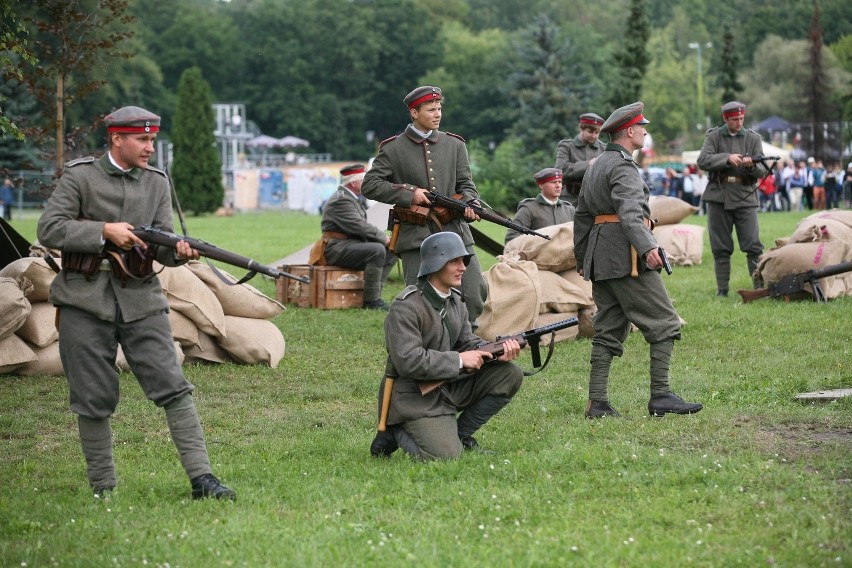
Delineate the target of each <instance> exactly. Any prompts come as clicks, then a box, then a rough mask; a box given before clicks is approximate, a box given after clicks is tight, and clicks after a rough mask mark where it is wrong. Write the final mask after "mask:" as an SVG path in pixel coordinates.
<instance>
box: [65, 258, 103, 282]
mask: <svg viewBox="0 0 852 568" xmlns="http://www.w3.org/2000/svg"><path fill="white" fill-rule="evenodd" d="M103 260H104V257H103V255H100V254H89V253H85V252H66V251H62V270H67V271H68V272H79V273H81V274H84V275H85V276H86V280H90V279H91V278H92V277H93V276H95V275H96V274H97V273H98V271H100V270H101V265H102V261H103Z"/></svg>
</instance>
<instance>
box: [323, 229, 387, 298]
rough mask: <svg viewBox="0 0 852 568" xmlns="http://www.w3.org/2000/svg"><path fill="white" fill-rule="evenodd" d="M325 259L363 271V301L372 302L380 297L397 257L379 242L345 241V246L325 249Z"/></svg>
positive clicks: (331, 262)
mask: <svg viewBox="0 0 852 568" xmlns="http://www.w3.org/2000/svg"><path fill="white" fill-rule="evenodd" d="M325 258H326V261H327V262H328V263H329V264H331V265H334V266H342V267H343V268H351V269H353V270H363V271H364V301H365V302H374V301H376V300H380V299H381V297H382V288H384V286H385V281H386V280H387V279H388V275H389V274H390V271H391V270H393V267H394V265H396V261H397V258H396V256H394V254H393V253H392V252H390V251H389V250H388V249H387V247H386V246H385V245H383V244H380V243H361V242H357V241H352V240H348V241H346V246H345V248H337V247H335V248H334V249H333V250H331V251H329V250H328V249H326V255H325Z"/></svg>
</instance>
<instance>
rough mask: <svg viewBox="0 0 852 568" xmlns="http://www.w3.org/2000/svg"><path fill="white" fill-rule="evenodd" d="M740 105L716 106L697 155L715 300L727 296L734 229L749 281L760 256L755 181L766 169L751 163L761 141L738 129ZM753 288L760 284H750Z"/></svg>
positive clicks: (742, 110) (758, 153)
mask: <svg viewBox="0 0 852 568" xmlns="http://www.w3.org/2000/svg"><path fill="white" fill-rule="evenodd" d="M745 111H746V106H745V105H744V104H743V103H740V102H737V101H731V102H729V103H725V104H724V105H722V118H723V119H724V121H725V124H724V125H723V126H719V127H718V128H711V129H710V130H708V131H707V137H706V138H705V139H704V145H703V146H702V147H701V152H700V153H699V154H698V167H699V168H701V169H702V170H706V171H707V172H708V175H709V181H708V183H707V188H706V189H705V190H704V196H703V198H704V202H705V203H706V204H707V231H708V233H709V234H710V250H711V251H712V252H713V264H714V267H715V271H716V295H717V296H722V297H724V296H727V295H728V286H729V281H730V278H731V255H732V254H733V252H734V239H733V235H732V231H733V230H734V228H736V231H737V240H738V241H739V245H740V250H741V251H743V252H744V253H745V254H746V263H747V266H748V275H749V276H750V277H752V278H753V276H752V275H753V274H754V271H755V269H756V268H757V261H758V259H759V258H760V255H761V254H763V243H761V242H760V227H759V226H758V223H757V211H758V209H759V207H760V199H759V197H758V195H757V182H758V181H759V180H760V178H761V177H763V175H765V174H766V172H767V169H766V166H765V165H764V164H762V163H755V162H754V161H752V159H751V158H752V156H762V155H763V140H762V139H761V138H760V135H759V134H758V133H756V132H754V131H753V130H749V129H748V128H744V127H743V121H744V120H745ZM752 283H753V284H754V287H755V288H759V287H760V285H761V283H760V282H755V281H752Z"/></svg>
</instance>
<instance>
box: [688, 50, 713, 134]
mask: <svg viewBox="0 0 852 568" xmlns="http://www.w3.org/2000/svg"><path fill="white" fill-rule="evenodd" d="M702 47H707V48H710V47H713V43H712V42H709V41H708V42H707V43H705V44H704V45H703V46H702V45H701V44H700V43H698V42H695V41H693V42H691V43H690V44H689V49H695V50H697V51H698V53H697V55H698V78H697V79H696V85H695V86H696V89H697V90H698V100H697V101H696V102H697V105H698V123H697V124H696V127H697V128H698V130H701V128H702V127H703V126H704V124H705V122H706V121H705V116H704V79H703V73H702V71H701V48H702Z"/></svg>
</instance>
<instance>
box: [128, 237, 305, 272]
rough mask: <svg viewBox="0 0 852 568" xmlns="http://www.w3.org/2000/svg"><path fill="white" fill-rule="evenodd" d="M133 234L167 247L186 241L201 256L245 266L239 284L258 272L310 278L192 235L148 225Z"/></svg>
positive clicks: (173, 246)
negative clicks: (273, 266)
mask: <svg viewBox="0 0 852 568" xmlns="http://www.w3.org/2000/svg"><path fill="white" fill-rule="evenodd" d="M133 234H134V235H136V236H137V237H139V238H140V239H142V240H143V241H145V242H146V243H149V244H153V245H160V246H165V247H169V248H175V245H177V243H178V242H180V241H186V242H187V243H188V244H189V246H191V247H192V248H194V249H195V250H197V251H198V252H199V254H201V256H203V257H206V258H209V259H211V260H218V261H221V262H224V263H225V264H230V265H231V266H237V267H239V268H245V269H246V270H248V271H249V273H248V274H246V275H245V276H244V277H243V278H241V279H240V281H239V282H238V283H239V284H242V283H243V282H246V281H247V280H250V279H251V278H252V277H254V276H255V274H257V273H258V272H260V273H261V274H265V275H267V276H270V277H272V278H281V277H285V278H292V279H293V280H298V281H299V282H303V283H305V284H310V282H311V280H310V278H308V277H306V276H296V275H295V274H290V273H289V272H284V271H283V270H278V269H276V268H272V267H271V266H266V265H264V264H260V263H259V262H257V261H255V260H252V259H250V258H248V257H245V256H241V255H238V254H236V253H233V252H230V251H227V250H225V249H221V248H219V247H217V246H216V245H214V244H210V243H208V242H205V241H202V240H199V239H194V238H192V237H187V236H184V235H177V234H175V233H170V232H168V231H163V230H162V229H157V228H155V227H152V226H150V225H141V226H140V227H137V228H135V229H133ZM226 282H227V280H226Z"/></svg>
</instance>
